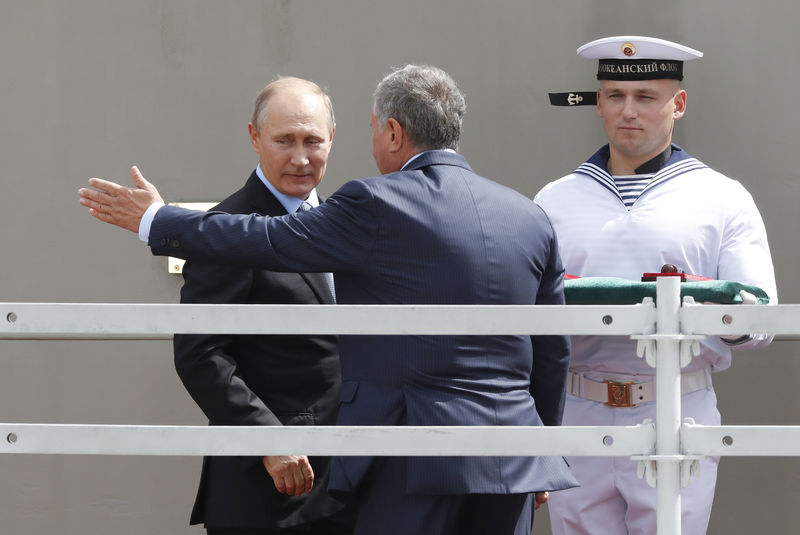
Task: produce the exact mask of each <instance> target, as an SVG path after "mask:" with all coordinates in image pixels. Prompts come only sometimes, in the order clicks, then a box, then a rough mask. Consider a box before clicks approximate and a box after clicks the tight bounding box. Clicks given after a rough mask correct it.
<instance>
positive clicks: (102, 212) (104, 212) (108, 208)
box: [78, 166, 164, 232]
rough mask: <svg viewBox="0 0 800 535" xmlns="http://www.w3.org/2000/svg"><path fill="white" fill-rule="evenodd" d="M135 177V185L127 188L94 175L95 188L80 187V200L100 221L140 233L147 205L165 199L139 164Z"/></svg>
mask: <svg viewBox="0 0 800 535" xmlns="http://www.w3.org/2000/svg"><path fill="white" fill-rule="evenodd" d="M131 180H132V181H133V184H134V186H136V187H135V188H126V187H124V186H120V185H119V184H117V183H115V182H110V181H108V180H103V179H101V178H90V179H89V185H90V186H91V187H92V188H95V189H90V188H81V189H79V190H78V195H79V196H80V203H81V204H82V205H84V206H86V207H87V208H89V214H91V215H92V216H93V217H96V218H97V219H99V220H100V221H105V222H106V223H110V224H112V225H116V226H118V227H122V228H124V229H128V230H130V231H131V232H139V222H140V221H141V220H142V216H143V215H144V213H145V211H146V210H147V208H148V207H149V206H150V205H151V204H153V203H154V202H164V200H163V199H162V198H161V195H159V193H158V190H157V189H156V187H155V186H154V185H152V184H151V183H150V182H148V181H147V180H145V178H144V177H143V176H142V173H140V172H139V168H138V167H136V166H133V167H131Z"/></svg>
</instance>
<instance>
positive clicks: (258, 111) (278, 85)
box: [250, 76, 336, 133]
mask: <svg viewBox="0 0 800 535" xmlns="http://www.w3.org/2000/svg"><path fill="white" fill-rule="evenodd" d="M293 86H294V87H303V88H305V89H307V90H308V91H309V92H310V93H313V94H315V95H319V96H320V97H322V101H323V102H324V103H325V111H326V112H327V115H328V132H329V133H333V129H334V128H335V127H336V118H335V117H334V116H333V104H332V103H331V99H330V97H328V95H327V94H326V93H325V91H323V90H322V88H321V87H320V86H318V85H317V84H315V83H314V82H312V81H311V80H304V79H302V78H295V77H293V76H278V78H276V79H275V80H273V81H272V82H270V83H269V84H267V86H266V87H265V88H264V89H262V90H261V91H260V92H259V93H258V96H257V97H256V103H255V106H253V117H252V118H251V119H250V122H251V123H253V126H255V127H256V130H258V131H261V123H262V121H263V120H264V116H265V115H266V113H267V104H268V103H269V99H270V98H272V96H273V95H275V93H277V92H279V91H281V90H283V89H287V88H291V87H293Z"/></svg>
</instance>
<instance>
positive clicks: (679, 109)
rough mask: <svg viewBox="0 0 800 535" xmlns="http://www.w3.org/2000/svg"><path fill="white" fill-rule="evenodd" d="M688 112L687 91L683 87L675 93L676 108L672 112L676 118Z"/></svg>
mask: <svg viewBox="0 0 800 535" xmlns="http://www.w3.org/2000/svg"><path fill="white" fill-rule="evenodd" d="M684 113H686V91H684V90H683V89H681V90H680V91H678V92H677V93H675V110H674V111H673V112H672V117H673V118H674V119H680V118H681V117H683V114H684Z"/></svg>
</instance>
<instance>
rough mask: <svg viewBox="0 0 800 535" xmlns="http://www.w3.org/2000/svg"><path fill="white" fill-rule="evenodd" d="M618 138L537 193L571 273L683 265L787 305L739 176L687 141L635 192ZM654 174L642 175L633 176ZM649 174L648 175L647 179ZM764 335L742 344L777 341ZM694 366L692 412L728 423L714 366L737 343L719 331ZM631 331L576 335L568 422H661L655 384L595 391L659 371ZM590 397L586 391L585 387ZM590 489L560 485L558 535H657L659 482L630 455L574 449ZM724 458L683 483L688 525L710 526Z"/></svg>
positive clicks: (687, 376)
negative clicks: (624, 173)
mask: <svg viewBox="0 0 800 535" xmlns="http://www.w3.org/2000/svg"><path fill="white" fill-rule="evenodd" d="M608 157H609V149H608V146H605V147H603V148H602V149H600V150H599V151H598V152H597V153H595V155H594V156H592V158H590V159H589V160H588V161H587V162H586V163H584V164H582V165H581V166H580V167H579V168H578V169H577V170H576V171H575V172H574V173H572V174H570V175H568V176H565V177H563V178H561V179H559V180H557V181H555V182H552V183H550V184H548V185H547V186H545V187H544V188H543V189H542V190H541V191H540V192H539V193H538V194H537V196H536V198H535V199H534V200H535V202H536V203H537V204H539V205H540V206H541V207H542V208H543V209H544V211H545V212H546V213H547V215H548V216H549V218H550V220H551V222H552V224H553V227H554V228H555V231H556V234H557V237H558V241H559V248H560V251H561V256H562V260H563V263H564V266H565V269H566V272H567V273H568V274H570V275H575V276H581V277H622V278H627V279H632V280H639V279H640V278H641V276H642V273H645V272H657V271H659V270H660V268H661V266H662V265H664V264H668V263H669V264H674V265H676V266H678V267H679V268H680V269H683V270H684V271H685V272H686V273H690V274H694V275H702V276H705V277H710V278H713V279H720V280H733V281H738V282H742V283H745V284H749V285H753V286H758V287H760V288H762V289H763V290H764V291H766V292H767V294H768V295H769V296H770V298H771V303H770V304H775V303H777V292H776V288H775V276H774V271H773V267H772V259H771V256H770V252H769V245H768V243H767V236H766V231H765V228H764V224H763V222H762V219H761V215H760V214H759V212H758V209H757V208H756V205H755V203H754V202H753V199H752V197H751V196H750V194H749V193H748V192H747V191H746V190H745V189H744V187H743V186H742V185H741V184H740V183H739V182H737V181H735V180H731V179H730V178H727V177H725V176H724V175H722V174H720V173H718V172H716V171H714V170H712V169H710V168H709V167H707V166H706V165H705V164H703V163H702V162H700V161H698V160H696V159H695V158H692V157H691V156H689V155H688V154H687V153H686V152H685V151H683V150H682V149H681V148H680V147H678V146H676V145H672V154H671V156H670V157H669V159H668V160H667V162H666V163H665V164H664V165H663V167H661V169H660V170H659V171H658V172H657V173H655V174H654V175H652V178H651V179H650V180H649V182H648V183H647V185H646V186H645V187H644V188H643V189H642V190H641V193H640V194H639V196H638V197H636V196H635V194H634V195H633V197H632V198H630V199H626V200H627V201H628V203H629V205H630V206H629V207H628V206H626V203H625V201H624V200H623V196H622V195H620V192H619V188H618V187H617V183H616V182H615V180H614V178H615V177H612V176H611V175H609V173H608V171H607V170H606V162H607V161H608ZM625 178H626V179H629V180H630V179H633V181H634V182H636V180H635V179H637V178H642V177H641V176H634V177H625ZM645 178H646V177H645ZM770 340H771V338H770V337H769V336H767V335H755V336H753V337H752V339H750V340H747V341H746V342H744V343H742V344H739V345H737V346H736V348H737V349H739V348H751V347H757V346H761V345H766V344H768V343H769V342H770ZM701 344H702V351H701V354H700V355H699V356H698V357H695V358H694V359H693V360H692V362H691V364H689V366H688V367H687V368H685V369H684V370H682V371H683V378H682V383H683V384H684V394H683V396H682V408H681V410H682V414H683V416H684V417H692V418H694V419H695V421H697V422H698V423H701V424H707V425H718V424H719V423H720V417H719V412H718V411H717V408H716V396H715V394H714V390H713V388H712V386H711V372H715V371H720V370H724V369H726V368H728V367H729V366H730V364H731V352H730V346H729V345H727V344H726V343H725V342H723V341H722V340H721V339H719V338H716V337H707V338H706V339H705V340H703V342H702V343H701ZM635 349H636V345H635V342H633V341H631V340H630V339H628V338H627V337H605V336H573V337H572V357H571V366H570V367H571V372H572V373H571V374H570V385H569V388H568V392H569V394H568V396H567V403H566V408H565V412H564V418H563V425H635V424H638V423H641V422H642V420H644V419H645V418H651V419H653V420H655V417H656V414H655V402H654V401H652V399H653V398H652V385H646V389H648V391H649V392H650V394H648V396H647V397H646V399H645V401H644V402H643V403H641V404H638V405H637V406H635V407H630V408H614V407H610V406H608V405H606V404H604V403H601V402H598V401H592V400H591V399H585V398H586V397H590V398H591V397H595V398H596V395H591V394H592V393H593V392H596V391H597V388H596V384H597V383H596V382H602V381H603V380H606V379H614V380H621V381H636V382H639V381H644V382H651V381H654V380H655V377H654V369H653V368H651V367H650V366H648V365H647V363H646V362H644V361H643V359H640V358H638V357H637V356H636V353H635ZM581 396H583V397H581ZM567 460H568V462H569V464H570V466H571V467H572V470H573V473H574V474H575V476H576V477H577V478H578V480H579V481H580V483H581V487H579V488H575V489H570V490H566V491H560V492H556V493H553V494H552V495H551V498H550V501H549V510H550V516H551V521H552V527H553V533H554V535H562V534H564V535H565V534H569V535H579V534H584V533H585V534H587V535H588V534H591V535H598V534H606V533H607V534H609V535H612V534H614V535H617V534H624V533H628V534H631V535H634V534H640V535H651V534H652V533H653V529H654V526H655V525H656V520H655V506H656V491H655V489H652V488H650V487H649V486H648V485H647V483H646V482H645V481H643V480H642V479H639V478H638V477H637V475H636V463H635V462H634V461H631V460H630V459H629V458H627V457H625V458H620V457H617V458H614V457H599V458H598V457H570V458H568V459H567ZM718 461H719V460H718V458H716V459H706V460H705V461H703V462H702V463H701V470H700V474H699V477H695V478H693V479H692V481H691V482H690V483H689V486H688V487H686V488H684V489H683V490H682V492H681V497H682V500H681V503H682V530H683V533H688V534H701V533H705V532H706V528H707V525H708V520H709V517H710V514H711V503H712V500H713V496H714V484H715V482H716V469H717V464H718Z"/></svg>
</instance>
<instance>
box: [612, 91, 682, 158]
mask: <svg viewBox="0 0 800 535" xmlns="http://www.w3.org/2000/svg"><path fill="white" fill-rule="evenodd" d="M685 109H686V92H685V91H684V90H682V89H681V88H680V83H679V82H678V81H677V80H637V81H617V80H601V82H600V90H599V91H598V92H597V114H598V115H599V116H600V117H601V118H602V119H603V126H604V127H605V130H606V135H607V136H608V141H609V144H610V145H611V150H612V156H614V155H617V156H618V157H619V156H621V157H624V158H628V159H631V160H633V161H636V162H639V164H641V163H644V162H646V161H647V160H649V159H651V158H653V157H655V156H657V155H658V154H659V153H661V152H663V151H664V150H665V149H666V148H667V146H668V145H669V144H670V143H671V141H672V129H673V125H674V123H675V120H676V119H680V118H681V117H682V116H683V113H684V111H685Z"/></svg>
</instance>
